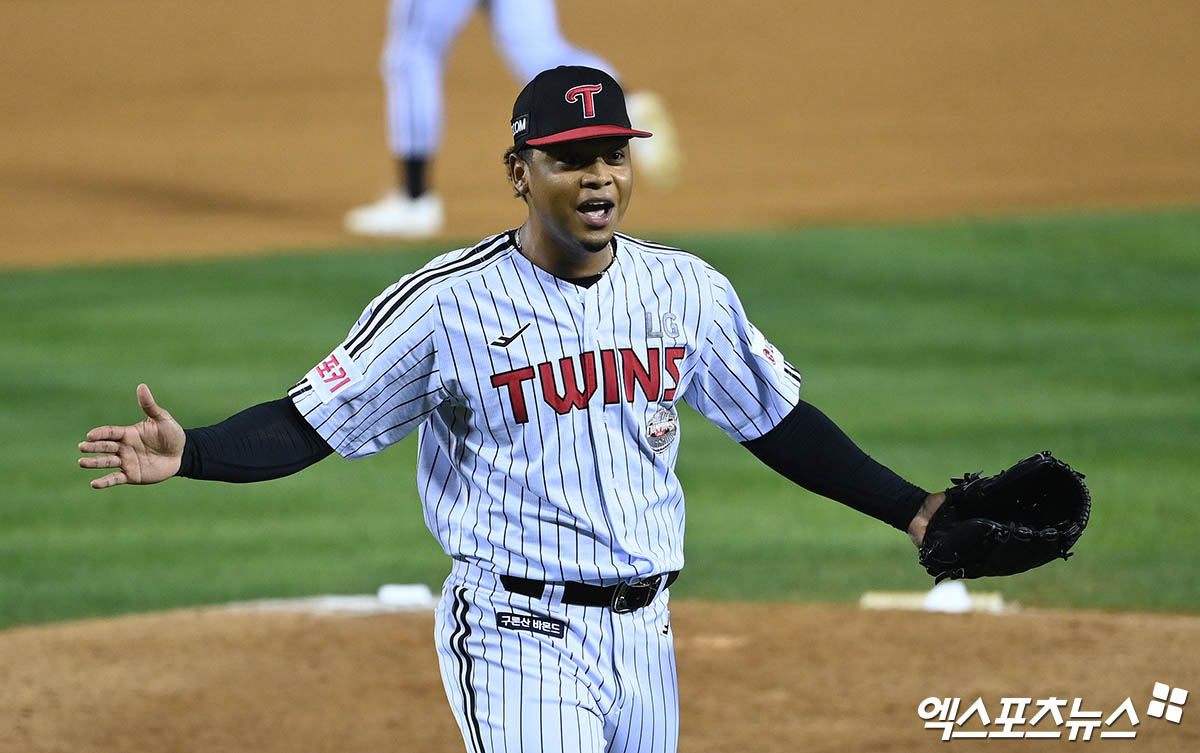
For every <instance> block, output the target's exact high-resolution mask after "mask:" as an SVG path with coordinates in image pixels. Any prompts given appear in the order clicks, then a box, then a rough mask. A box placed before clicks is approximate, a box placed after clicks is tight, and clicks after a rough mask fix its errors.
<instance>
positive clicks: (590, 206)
mask: <svg viewBox="0 0 1200 753" xmlns="http://www.w3.org/2000/svg"><path fill="white" fill-rule="evenodd" d="M615 206H616V205H615V204H614V203H613V202H611V201H609V200H607V199H592V200H589V201H585V202H583V203H582V204H580V205H579V206H578V207H576V208H575V211H577V212H579V215H580V216H581V217H582V218H583V221H584V223H585V224H586V225H588V226H589V227H595V228H601V227H604V226H605V225H607V224H608V223H609V221H610V220H612V215H613V208H614V207H615Z"/></svg>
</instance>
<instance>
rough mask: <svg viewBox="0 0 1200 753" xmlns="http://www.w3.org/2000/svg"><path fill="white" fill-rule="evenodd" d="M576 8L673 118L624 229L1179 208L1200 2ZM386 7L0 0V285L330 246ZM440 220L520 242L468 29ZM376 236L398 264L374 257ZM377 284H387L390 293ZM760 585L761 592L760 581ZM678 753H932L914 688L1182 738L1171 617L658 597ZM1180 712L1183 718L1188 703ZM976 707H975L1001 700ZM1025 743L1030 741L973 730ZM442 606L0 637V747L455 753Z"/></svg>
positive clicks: (596, 44)
mask: <svg viewBox="0 0 1200 753" xmlns="http://www.w3.org/2000/svg"><path fill="white" fill-rule="evenodd" d="M607 5H608V9H607V10H605V12H604V15H603V17H598V16H596V14H595V11H594V10H592V7H593V6H591V5H589V4H586V3H583V2H577V1H576V0H564V1H563V2H562V3H561V6H562V16H563V23H564V26H565V28H566V29H567V32H568V34H569V35H570V36H571V37H572V38H573V39H575V40H576V41H578V42H580V43H583V44H585V45H587V46H589V47H592V48H595V49H597V50H599V51H600V52H601V53H602V54H604V55H606V56H607V57H609V58H610V59H612V60H614V61H615V62H616V63H617V65H618V67H619V69H620V72H621V74H622V76H623V78H624V79H625V83H626V85H627V87H628V88H631V89H636V88H638V87H648V88H653V89H655V90H657V91H659V92H661V93H662V95H663V96H664V97H665V99H666V101H667V103H668V105H669V106H670V108H671V110H672V112H673V114H674V116H675V119H676V122H677V125H678V128H679V131H680V135H681V138H682V144H683V148H684V151H685V154H686V155H687V160H688V162H687V165H686V167H685V172H684V179H683V182H682V184H681V185H680V186H679V187H678V188H677V189H676V190H675V191H674V192H673V193H669V194H662V193H656V192H655V191H653V190H652V189H649V188H639V194H640V195H639V197H638V199H637V200H636V201H634V203H633V207H632V209H631V210H630V214H629V217H628V220H627V224H626V229H628V230H630V231H631V232H634V233H642V232H646V233H653V232H654V231H658V230H671V231H679V232H702V231H705V230H710V229H730V228H740V227H763V226H771V225H775V226H780V225H794V224H797V223H803V222H813V221H843V220H854V221H864V220H865V221H873V220H881V219H908V218H926V217H942V216H954V215H963V214H973V213H985V212H996V211H1008V212H1012V211H1022V212H1024V211H1029V212H1035V211H1041V210H1045V209H1056V208H1074V207H1134V206H1161V205H1164V204H1186V205H1189V206H1192V205H1195V204H1196V203H1197V202H1198V201H1200V135H1198V134H1200V130H1197V126H1196V124H1197V123H1200V74H1197V71H1200V60H1198V58H1197V53H1196V49H1197V47H1196V44H1195V31H1196V29H1197V28H1200V4H1197V3H1195V2H1182V1H1181V2H1167V1H1164V0H1143V1H1134V0H1127V1H1124V2H1108V3H1096V2H1090V1H1086V0H1059V1H1057V2H1053V3H1048V2H1045V1H1044V0H1014V1H1013V2H1006V3H996V2H990V1H989V0H919V2H914V3H886V2H868V1H867V0H849V1H847V2H841V3H833V2H829V3H824V2H784V1H783V0H774V1H772V2H764V3H754V4H745V5H744V6H742V7H744V8H746V9H751V8H752V9H753V12H749V10H747V12H741V13H732V12H731V11H730V9H731V8H733V7H734V5H735V4H731V3H727V2H684V1H683V0H672V1H664V2H655V3H643V2H636V1H635V0H614V1H613V2H611V3H608V4H607ZM384 14H385V3H384V2H383V0H372V1H371V2H366V1H365V0H364V1H359V2H350V3H317V2H313V1H312V0H288V1H285V0H262V1H261V2H255V3H243V2H235V1H234V0H207V1H206V2H200V1H199V0H178V1H177V2H171V3H146V2H143V1H142V0H89V1H88V2H82V0H36V1H33V0H9V1H8V2H5V3H3V4H2V5H0V39H2V40H3V41H2V43H0V66H2V67H3V69H4V70H5V72H6V75H5V76H4V83H3V84H0V86H2V87H3V90H4V101H5V108H4V110H3V114H2V115H0V136H2V138H0V227H3V233H2V237H0V243H2V244H3V245H2V246H0V265H5V266H38V265H51V264H66V263H96V264H104V263H108V262H111V261H113V260H134V259H151V258H164V257H165V258H189V257H200V256H209V255H218V254H233V253H244V252H257V251H267V250H271V249H277V248H284V247H293V248H294V247H306V246H313V247H315V246H329V245H337V244H346V243H349V242H351V239H350V238H349V237H348V236H345V235H344V234H343V233H342V232H341V230H340V218H341V215H342V213H343V212H344V211H345V210H346V209H348V208H349V207H351V206H353V205H354V204H356V203H360V202H363V201H366V200H369V199H372V198H373V197H374V196H375V195H376V194H377V193H378V192H379V191H380V190H381V189H382V188H383V187H384V186H385V185H386V184H387V182H388V181H389V180H390V177H391V173H390V165H389V160H388V158H387V155H386V153H385V146H384V137H383V126H382V97H381V92H380V84H379V80H378V76H377V73H376V71H377V68H378V57H379V49H380V45H381V42H382V39H383V33H384V26H383V22H384ZM446 84H447V91H448V99H447V115H448V124H447V125H448V129H447V132H446V148H445V150H444V151H443V153H442V154H441V155H440V157H439V159H438V161H437V163H436V173H435V184H436V185H437V186H438V187H439V189H440V191H441V192H442V193H443V195H444V196H445V198H446V200H447V204H448V214H449V228H450V231H449V233H450V234H451V235H452V236H453V237H454V238H456V239H463V240H470V239H474V238H477V237H479V236H482V235H484V234H486V233H490V232H495V231H497V230H500V229H503V228H506V227H510V226H513V225H515V224H517V222H519V219H520V216H521V206H520V203H519V202H516V201H515V200H513V199H511V198H510V194H509V192H508V190H507V188H506V184H505V182H504V179H503V176H502V172H501V168H500V160H499V156H500V154H501V152H502V151H503V149H504V148H505V145H506V138H505V137H506V134H507V119H508V108H509V107H510V106H511V101H512V98H513V96H514V94H515V91H516V89H517V84H516V83H515V82H513V81H512V80H511V78H509V76H508V74H507V73H506V72H505V70H504V69H503V66H502V64H501V62H500V59H499V57H498V56H497V55H496V53H495V52H494V51H493V49H492V47H491V44H490V41H489V39H488V35H487V31H486V27H485V25H484V24H483V23H482V22H481V21H480V19H476V20H475V21H473V22H472V23H471V24H470V25H469V26H468V28H467V29H466V31H465V33H464V34H463V36H462V37H461V38H460V40H459V42H458V44H457V45H456V47H455V49H454V51H453V53H452V56H451V63H450V67H449V71H448V74H447V81H446ZM376 245H378V247H379V248H380V249H390V248H394V246H393V245H392V244H376ZM386 282H388V281H381V285H382V284H384V283H386ZM764 576H765V577H769V574H764ZM674 612H675V616H674V622H673V629H674V630H675V631H676V635H677V645H678V648H679V665H680V670H679V672H680V683H681V694H682V699H683V700H682V745H681V750H684V751H741V750H747V751H751V750H753V751H792V750H808V751H839V752H844V751H864V752H865V751H919V750H936V749H939V746H943V747H944V746H947V745H948V746H949V748H947V749H964V748H965V749H974V748H976V747H981V745H980V744H979V743H978V742H973V741H970V740H955V741H953V742H951V743H941V742H939V741H938V739H937V733H936V732H934V731H931V730H925V729H923V727H922V720H920V719H919V718H918V716H917V713H916V709H917V706H918V704H919V703H920V702H921V701H922V700H923V699H924V698H926V697H929V696H939V697H949V696H958V697H962V698H963V699H964V702H965V703H969V702H970V701H972V700H974V699H975V698H976V697H977V696H980V697H984V698H985V700H988V701H989V702H990V703H993V704H997V703H998V702H999V698H1000V697H1002V696H1033V697H1035V698H1046V697H1049V696H1057V697H1059V698H1069V699H1071V698H1076V697H1080V698H1082V699H1083V701H1084V708H1085V709H1086V708H1089V707H1091V708H1095V709H1104V710H1106V711H1108V712H1111V711H1112V710H1113V709H1115V708H1116V706H1117V705H1118V704H1119V703H1120V702H1121V701H1122V700H1123V699H1124V698H1126V697H1127V696H1128V697H1132V698H1133V699H1134V700H1135V701H1137V703H1138V704H1139V705H1138V708H1137V711H1138V713H1139V714H1140V715H1141V716H1142V724H1141V725H1140V727H1139V728H1138V737H1137V739H1135V740H1133V741H1128V740H1093V741H1091V742H1086V743H1085V742H1074V743H1071V742H1067V741H1063V742H1061V743H1060V744H1058V745H1057V746H1055V747H1056V749H1057V748H1070V747H1071V746H1086V747H1087V748H1089V749H1091V748H1102V749H1105V750H1110V749H1111V750H1116V749H1120V750H1136V751H1155V752H1156V753H1158V752H1160V751H1195V750H1200V717H1197V718H1193V717H1196V713H1197V712H1195V711H1194V710H1192V711H1188V712H1185V713H1184V715H1183V718H1182V722H1181V723H1180V724H1172V723H1169V722H1166V721H1163V720H1161V719H1150V718H1147V717H1146V715H1145V713H1144V711H1145V708H1146V706H1145V702H1146V701H1147V700H1148V699H1149V694H1150V688H1151V686H1152V685H1153V683H1154V682H1164V683H1169V684H1172V685H1174V686H1176V687H1187V688H1190V689H1191V690H1192V691H1193V693H1194V692H1196V690H1197V689H1198V688H1200V659H1197V652H1196V645H1197V639H1200V621H1198V619H1197V618H1196V617H1190V616H1170V615H1135V614H1106V613H1096V612H1079V613H1068V612H1054V611H1029V612H1021V613H1018V614H1014V615H1005V616H986V615H959V616H938V615H929V614H920V613H878V612H863V611H859V610H856V609H853V608H849V607H830V606H802V605H746V604H705V603H680V604H677V605H675V607H674ZM1194 705H1195V703H1194V702H1193V704H1192V706H1194ZM991 710H992V712H993V713H995V711H996V710H997V709H995V708H992V709H991ZM989 742H990V745H989V749H991V748H992V747H996V746H997V745H999V746H1000V747H1003V746H1004V745H1010V746H1011V747H1014V748H1019V749H1020V750H1022V751H1032V750H1040V749H1042V748H1043V747H1045V746H1047V745H1050V743H1048V742H1045V741H1030V740H1025V741H1021V742H1015V741H1013V742H1007V743H1005V742H1001V741H994V742H993V741H989ZM460 749H461V741H460V739H459V737H458V733H457V731H456V730H455V728H454V726H453V721H452V719H451V717H450V713H449V710H448V708H447V706H446V702H445V699H444V697H443V694H442V690H441V687H440V681H439V680H438V676H437V671H436V665H435V658H434V651H433V638H432V618H431V617H430V616H429V615H424V614H421V615H406V616H379V617H361V618H353V619H348V618H347V619H335V618H328V617H316V616H302V617H301V616H286V615H246V614H232V613H228V612H224V611H180V612H171V613H167V614H162V615H152V616H136V617H128V618H122V619H117V620H109V621H84V622H79V623H73V624H63V625H50V626H43V627H29V628H18V629H11V630H7V631H3V632H0V751H21V752H22V753H32V752H34V751H70V752H71V753H85V752H87V751H150V750H153V751H214V750H244V751H261V752H263V753H266V752H269V751H276V750H277V751H339V752H349V751H380V750H406V751H442V750H460Z"/></svg>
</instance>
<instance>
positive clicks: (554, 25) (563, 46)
mask: <svg viewBox="0 0 1200 753" xmlns="http://www.w3.org/2000/svg"><path fill="white" fill-rule="evenodd" d="M487 8H488V14H489V16H490V17H491V21H492V38H493V39H494V40H495V42H496V48H497V49H498V50H499V51H500V56H501V57H503V58H504V62H505V63H507V64H508V69H509V70H510V71H512V74H513V76H514V77H515V78H516V79H517V81H518V82H520V84H521V85H522V86H524V85H525V84H526V83H527V82H529V81H530V80H531V79H532V78H533V77H534V76H536V75H538V74H539V73H541V72H542V71H544V70H547V69H549V68H555V67H557V66H560V65H586V66H588V67H589V68H599V69H600V70H602V71H606V72H608V74H609V75H611V76H612V77H613V78H615V79H617V80H618V81H619V80H620V78H621V77H620V76H618V75H617V73H616V71H614V70H613V67H612V66H611V65H609V64H608V61H606V60H604V59H602V58H601V57H600V56H599V55H596V54H595V53H592V52H589V51H587V50H585V49H583V48H580V47H576V46H574V45H572V44H571V43H570V42H568V41H567V39H566V38H565V37H564V36H563V35H562V30H561V29H560V28H559V26H558V9H557V8H556V7H555V4H554V0H491V2H489V3H488V4H487Z"/></svg>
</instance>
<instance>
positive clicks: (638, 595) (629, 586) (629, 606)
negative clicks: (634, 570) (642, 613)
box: [611, 575, 663, 614]
mask: <svg viewBox="0 0 1200 753" xmlns="http://www.w3.org/2000/svg"><path fill="white" fill-rule="evenodd" d="M662 578H663V576H661V575H655V576H652V577H650V578H647V579H645V580H635V581H631V582H629V583H625V582H621V583H618V584H617V586H616V588H614V589H613V598H612V604H611V607H612V611H614V612H616V613H617V614H628V613H629V612H636V611H637V610H639V609H641V608H642V607H644V606H646V605H647V604H649V603H650V602H651V600H653V599H654V597H655V596H657V595H658V587H659V585H660V584H661V583H662Z"/></svg>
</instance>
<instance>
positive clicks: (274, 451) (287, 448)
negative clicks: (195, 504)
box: [175, 397, 333, 483]
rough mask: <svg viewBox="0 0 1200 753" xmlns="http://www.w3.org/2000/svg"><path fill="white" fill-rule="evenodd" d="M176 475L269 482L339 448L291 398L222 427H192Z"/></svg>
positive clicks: (244, 413)
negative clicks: (299, 409)
mask: <svg viewBox="0 0 1200 753" xmlns="http://www.w3.org/2000/svg"><path fill="white" fill-rule="evenodd" d="M184 435H185V436H186V437H187V442H186V443H185V444H184V447H183V461H182V463H181V464H180V466H179V471H178V472H177V473H176V474H175V475H176V476H184V477H187V478H196V479H207V480H210V481H231V482H234V483H245V482H248V481H266V480H268V479H273V478H282V477H283V476H288V475H290V474H293V473H295V472H296V471H299V470H303V469H304V468H307V467H308V466H310V465H312V464H313V463H315V462H317V461H318V460H321V459H323V458H325V457H328V456H329V455H330V454H331V453H332V452H333V448H332V447H330V446H329V443H327V442H326V441H325V440H324V439H323V438H322V437H321V435H320V434H318V433H317V430H316V429H314V428H313V427H312V426H310V425H309V423H308V422H307V421H305V420H304V416H301V415H300V411H298V410H296V406H295V404H294V403H292V401H291V400H290V399H288V398H286V397H285V398H281V399H279V400H274V401H271V402H269V403H262V404H260V405H256V406H254V407H253V408H247V409H246V410H244V411H242V412H241V413H238V414H237V415H234V416H231V417H229V418H227V419H225V420H224V421H222V422H221V423H219V424H214V425H213V426H205V427H202V428H199V429H186V430H184Z"/></svg>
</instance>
